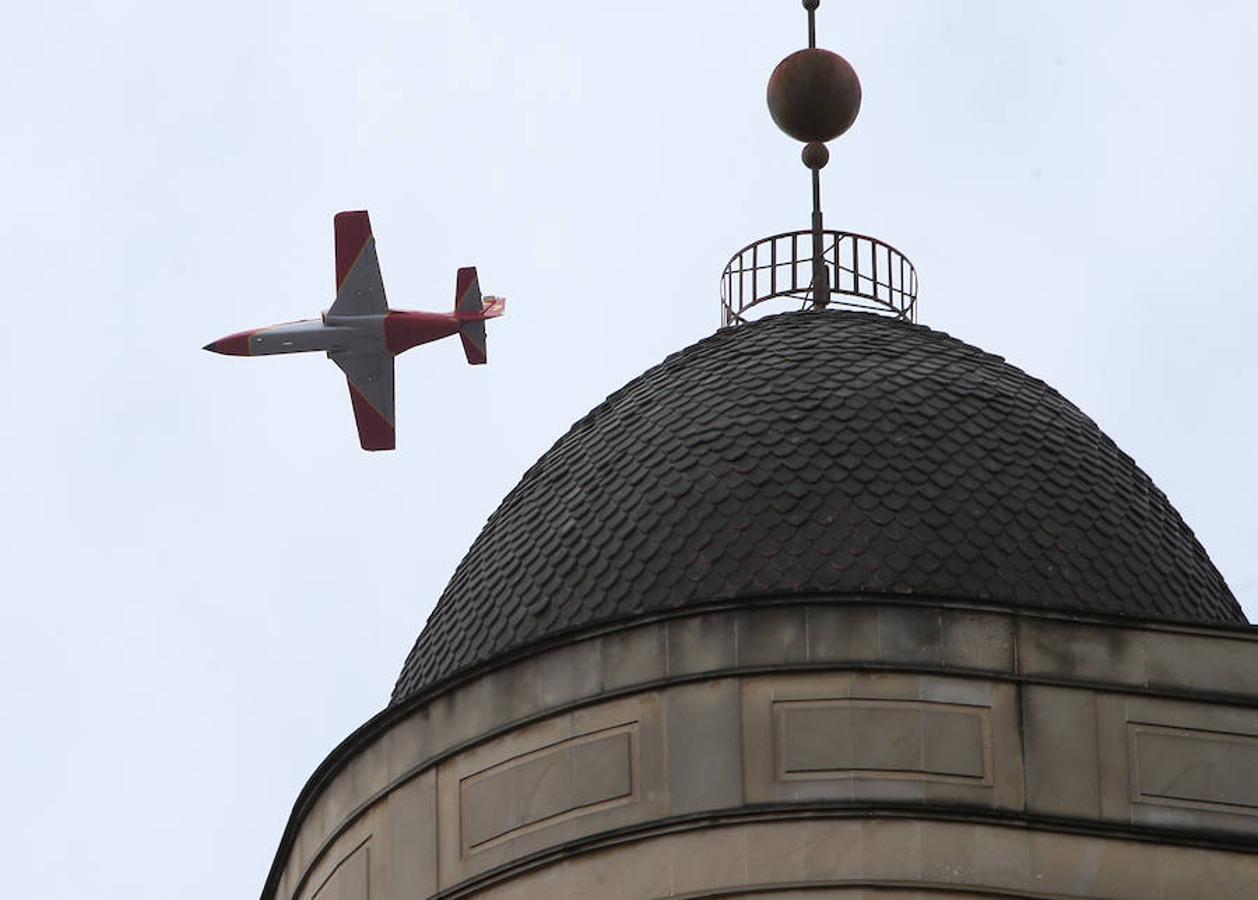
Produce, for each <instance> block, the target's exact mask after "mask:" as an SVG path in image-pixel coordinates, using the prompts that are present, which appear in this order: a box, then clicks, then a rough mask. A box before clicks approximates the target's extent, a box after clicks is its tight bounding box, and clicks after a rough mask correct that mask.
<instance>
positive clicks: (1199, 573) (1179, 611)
mask: <svg viewBox="0 0 1258 900" xmlns="http://www.w3.org/2000/svg"><path fill="white" fill-rule="evenodd" d="M784 595H814V596H818V597H823V596H843V595H846V596H852V595H862V596H870V595H874V596H877V595H895V596H897V597H900V598H911V597H913V596H918V597H922V598H927V597H929V598H932V599H940V598H957V599H967V600H975V601H981V602H983V603H989V604H996V605H1007V606H1019V607H1033V608H1040V609H1052V610H1061V611H1073V612H1088V613H1099V614H1114V615H1123V616H1134V617H1140V618H1155V619H1177V620H1186V621H1197V622H1203V623H1204V622H1214V623H1244V622H1245V621H1246V620H1245V617H1244V614H1243V613H1242V612H1241V609H1240V606H1239V605H1238V604H1237V602H1236V600H1235V598H1234V597H1233V596H1232V593H1231V591H1230V590H1229V589H1228V587H1227V585H1226V584H1225V583H1224V581H1223V578H1222V576H1221V575H1220V574H1219V572H1218V570H1216V569H1215V567H1214V566H1213V564H1211V562H1210V560H1209V558H1208V557H1207V555H1206V552H1205V550H1204V549H1203V548H1202V546H1201V544H1200V543H1198V541H1197V539H1196V538H1195V537H1194V536H1193V534H1192V532H1191V531H1190V530H1189V528H1188V526H1187V525H1185V524H1184V522H1183V520H1182V519H1181V518H1180V517H1179V514H1178V513H1176V512H1175V510H1174V509H1173V508H1172V507H1171V505H1170V503H1169V502H1168V501H1167V499H1166V497H1165V496H1164V495H1163V494H1162V492H1161V491H1159V490H1158V489H1157V487H1156V486H1155V485H1154V484H1153V482H1152V481H1151V480H1150V479H1149V477H1148V476H1147V475H1145V474H1144V472H1142V471H1141V470H1140V469H1139V468H1138V467H1137V466H1136V464H1135V463H1134V462H1133V461H1132V459H1131V458H1130V457H1128V456H1127V455H1126V454H1124V453H1123V452H1122V451H1120V450H1119V449H1118V448H1117V447H1116V446H1115V445H1114V443H1113V441H1111V440H1110V439H1109V438H1107V437H1106V436H1105V435H1104V434H1102V433H1101V431H1100V429H1098V428H1097V426H1096V425H1095V424H1094V423H1093V422H1092V421H1091V420H1090V419H1088V418H1087V417H1086V416H1085V415H1083V413H1081V412H1080V411H1079V410H1078V409H1077V408H1075V407H1074V406H1073V405H1072V404H1071V403H1069V402H1068V401H1067V400H1065V399H1064V398H1063V397H1062V396H1061V395H1060V394H1058V393H1057V392H1056V391H1054V390H1053V389H1052V388H1050V387H1049V386H1048V385H1046V384H1044V383H1043V382H1042V381H1039V380H1037V379H1035V378H1032V377H1030V376H1028V375H1026V374H1025V373H1024V372H1022V371H1020V370H1019V369H1016V368H1014V367H1013V366H1010V365H1008V364H1006V363H1005V362H1004V361H1003V360H1001V359H1000V358H998V357H995V356H992V355H990V354H987V353H984V352H983V351H981V350H979V349H977V348H975V347H972V346H969V345H967V344H964V343H962V342H961V341H958V340H955V339H953V338H951V337H949V336H948V335H945V334H943V333H940V332H937V331H932V330H930V329H928V328H925V327H922V326H918V325H910V324H907V323H904V322H898V321H895V320H892V319H888V318H882V317H878V316H873V315H868V314H860V313H847V312H834V311H827V312H800V313H787V314H784V315H779V316H774V317H771V318H767V319H763V320H761V321H759V322H755V323H752V324H749V325H741V326H738V327H736V328H730V329H725V330H722V331H720V332H717V333H716V334H715V335H713V336H712V337H710V338H707V339H706V340H703V341H700V342H699V343H697V344H695V345H693V346H691V347H688V348H687V349H685V350H682V351H681V352H680V353H677V354H674V355H673V356H671V357H669V358H668V359H666V360H665V361H664V362H663V363H661V364H660V365H658V366H656V367H654V368H653V369H651V370H649V371H647V372H646V373H644V374H643V375H641V376H640V377H638V378H636V379H634V380H633V381H631V382H630V383H629V384H627V385H626V386H625V387H624V388H622V389H621V390H619V391H617V392H616V393H615V394H613V395H612V396H610V397H609V398H608V399H607V400H606V401H605V402H603V403H602V404H600V405H599V406H598V407H597V408H595V409H594V410H593V411H592V412H591V413H590V414H589V415H587V416H586V417H585V418H583V419H581V420H580V421H579V422H577V423H576V424H575V425H574V426H573V427H572V429H571V430H570V431H569V432H568V433H567V434H566V435H565V436H564V437H562V438H561V439H560V440H559V441H558V442H557V443H556V444H555V445H554V447H552V448H551V449H550V450H549V451H548V452H547V453H546V454H545V455H544V456H542V458H541V459H540V460H538V462H537V463H536V464H535V465H534V466H533V467H532V468H531V469H529V470H528V472H526V473H525V475H524V477H523V479H522V480H521V482H520V484H519V485H518V486H517V487H516V488H515V489H514V490H513V491H512V492H511V493H510V494H509V495H508V496H507V498H506V499H505V500H504V501H503V502H502V505H501V506H500V507H499V508H498V510H497V511H496V512H495V513H494V514H493V515H492V516H491V517H490V519H489V521H488V523H487V524H486V526H485V528H484V530H483V531H482V532H481V534H480V536H479V537H478V538H477V539H476V542H475V543H474V544H473V545H472V548H471V550H470V551H469V552H468V554H467V556H466V557H465V558H464V559H463V562H462V563H461V564H460V565H459V567H458V569H457V570H456V571H455V574H454V577H453V578H452V579H451V581H450V584H449V585H448V586H447V588H446V590H445V592H444V593H443V594H442V596H441V599H440V601H439V602H438V604H437V606H436V609H435V610H434V612H433V614H432V617H431V618H430V619H429V621H428V624H427V626H426V627H425V628H424V631H423V633H422V634H421V635H420V636H419V640H418V641H417V642H416V644H415V647H414V649H413V650H412V651H411V654H410V656H409V658H408V659H407V661H406V665H405V666H404V668H403V670H402V674H401V676H400V677H399V679H398V682H397V686H396V688H395V689H394V695H393V702H394V703H397V702H399V701H401V700H403V699H405V698H407V697H408V696H411V695H413V694H415V693H417V692H418V691H421V690H422V689H424V688H425V687H427V686H429V685H432V684H434V683H436V682H437V681H440V680H442V679H444V678H446V677H448V676H451V675H454V674H457V673H459V672H460V671H462V670H465V669H468V668H469V667H472V666H475V665H477V664H479V663H483V662H485V661H488V660H491V659H493V658H495V657H499V656H501V655H503V654H507V653H510V652H511V651H514V650H518V649H521V648H524V647H526V646H527V645H529V644H532V643H534V642H537V641H540V640H543V639H545V638H550V637H553V636H555V635H556V634H561V633H563V632H566V631H571V630H574V629H579V628H582V627H586V626H592V625H596V624H600V623H609V622H613V621H620V620H625V619H629V618H632V617H637V616H644V615H650V614H652V613H659V612H664V611H667V610H672V609H676V608H679V607H688V606H694V605H700V604H703V603H706V602H712V601H722V600H730V599H735V598H761V597H763V598H771V597H782V596H784Z"/></svg>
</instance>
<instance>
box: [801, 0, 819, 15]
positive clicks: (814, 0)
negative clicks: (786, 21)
mask: <svg viewBox="0 0 1258 900" xmlns="http://www.w3.org/2000/svg"><path fill="white" fill-rule="evenodd" d="M820 5H821V0H804V9H806V10H808V11H809V12H812V11H813V10H814V9H816V8H817V7H818V6H820Z"/></svg>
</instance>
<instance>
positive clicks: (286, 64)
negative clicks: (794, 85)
mask: <svg viewBox="0 0 1258 900" xmlns="http://www.w3.org/2000/svg"><path fill="white" fill-rule="evenodd" d="M819 31H820V42H821V44H822V45H823V46H828V47H830V48H832V49H834V50H837V51H839V52H841V53H843V54H844V55H845V56H847V57H848V59H849V60H851V62H852V63H853V64H854V65H855V67H856V69H857V71H858V72H859V73H860V76H861V78H862V81H863V83H864V89H865V102H864V109H863V111H862V114H861V117H860V119H859V120H858V122H857V124H856V126H855V127H854V128H853V130H852V131H851V132H850V133H849V134H848V135H847V136H845V137H844V138H842V139H841V140H839V141H838V142H836V143H835V144H834V145H833V146H832V161H831V164H830V167H829V168H828V169H827V170H826V173H825V188H824V190H825V205H826V211H827V217H828V218H827V221H828V224H830V225H831V226H832V227H840V228H849V229H852V230H856V231H861V232H865V233H868V234H874V235H877V236H880V237H882V238H884V239H885V240H887V241H889V242H890V243H892V244H895V245H896V246H898V247H899V248H901V249H902V250H903V251H904V252H905V253H906V254H907V255H908V256H909V257H910V258H911V259H912V260H913V262H914V263H915V264H916V266H917V268H918V272H919V275H920V279H921V286H922V287H921V301H920V320H921V321H922V322H923V323H924V324H927V325H930V326H931V327H933V328H938V329H942V330H945V331H948V332H949V333H951V334H953V335H955V336H957V337H959V338H961V339H963V340H966V341H968V342H970V343H974V344H977V345H978V346H980V347H982V348H984V349H986V350H989V351H991V352H994V353H997V354H1000V355H1002V356H1005V357H1006V358H1008V359H1009V360H1010V361H1011V362H1013V363H1014V364H1016V365H1018V366H1020V367H1022V368H1024V369H1026V370H1027V371H1029V372H1031V373H1032V374H1034V375H1037V376H1039V377H1042V378H1044V379H1045V380H1047V381H1048V382H1049V383H1050V384H1052V385H1054V386H1055V387H1057V388H1058V389H1059V390H1060V391H1061V392H1062V393H1063V394H1065V395H1066V396H1067V397H1069V398H1070V399H1071V400H1073V401H1074V402H1075V403H1076V404H1078V405H1079V406H1080V407H1081V408H1082V409H1083V410H1084V411H1085V412H1086V413H1088V414H1089V415H1091V416H1092V417H1093V418H1094V419H1095V420H1096V421H1097V422H1098V423H1099V424H1100V425H1101V427H1102V428H1103V429H1105V430H1106V431H1107V432H1108V433H1109V434H1110V436H1112V437H1113V438H1114V439H1115V440H1116V441H1117V443H1118V444H1119V446H1121V447H1122V448H1123V449H1124V450H1126V451H1127V452H1128V453H1130V454H1131V455H1132V456H1133V457H1135V459H1136V460H1137V462H1139V463H1140V465H1141V466H1142V467H1143V468H1144V469H1145V470H1146V471H1147V472H1148V473H1149V474H1150V475H1151V476H1152V477H1153V479H1154V480H1155V481H1156V482H1157V483H1158V484H1159V485H1160V486H1161V488H1162V489H1163V490H1164V491H1165V492H1166V493H1167V494H1168V495H1169V496H1170V498H1171V500H1172V502H1173V503H1174V504H1175V505H1176V507H1177V508H1178V509H1179V510H1180V512H1181V513H1182V514H1183V516H1184V518H1185V519H1186V520H1187V521H1188V523H1189V525H1190V526H1191V527H1192V528H1193V529H1194V530H1195V531H1196V533H1197V535H1198V536H1199V537H1200V538H1201V540H1202V542H1203V543H1204V544H1205V546H1206V548H1207V549H1208V550H1209V552H1210V554H1211V556H1212V558H1213V559H1214V561H1215V563H1216V564H1217V565H1218V567H1219V568H1220V570H1221V571H1222V572H1223V574H1224V576H1225V577H1226V578H1227V580H1228V581H1229V583H1230V584H1231V586H1232V589H1233V591H1234V592H1235V593H1236V594H1237V596H1238V597H1239V598H1240V600H1241V602H1242V603H1243V604H1245V606H1246V609H1247V611H1248V613H1249V615H1250V617H1251V618H1254V617H1255V616H1258V553H1256V552H1255V549H1256V546H1255V545H1256V542H1255V539H1254V536H1253V525H1252V510H1253V509H1254V508H1255V507H1258V472H1256V471H1255V466H1254V462H1255V452H1254V442H1255V440H1256V438H1258V428H1256V426H1255V421H1254V419H1255V404H1254V401H1253V385H1254V383H1255V379H1256V376H1258V362H1256V361H1255V353H1254V349H1253V348H1254V340H1255V339H1254V335H1255V334H1258V312H1255V305H1254V299H1255V294H1256V290H1258V253H1256V252H1255V249H1254V247H1253V243H1254V240H1255V237H1256V236H1258V172H1256V171H1255V166H1254V160H1255V159H1258V124H1256V120H1255V117H1254V115H1253V88H1254V85H1255V84H1258V54H1255V52H1254V48H1255V46H1258V4H1254V3H1252V2H1250V0H1235V2H1223V0H1203V2H1198V3H1182V2H1151V0H1139V2H1136V0H1131V2H1119V0H1076V2H1065V0H1052V2H1049V0H1037V2H1031V0H964V2H961V0H953V2H943V0H937V2H928V0H916V2H911V0H898V2H889V0H877V2H874V0H859V2H858V0H843V2H840V0H826V2H825V3H824V4H823V7H822V10H821V15H820V28H819ZM804 37H805V20H804V14H803V12H802V11H801V9H800V7H799V3H798V2H797V0H771V2H770V0H756V2H752V0H690V2H684V3H683V2H677V0H669V2H663V0H636V2H623V3H592V2H589V0H581V2H577V0H570V2H545V3H543V2H530V3H526V2H520V0H478V2H467V0H447V2H432V0H406V2H401V0H399V2H387V0H374V2H365V3H359V4H347V3H339V4H326V3H314V2H309V0H306V2H295V0H294V2H287V3H280V2H258V0H252V2H248V3H244V2H224V0H217V2H214V3H200V4H188V3H158V2H153V0H107V2H106V0H100V2H85V0H80V2H67V3H44V4H37V3H11V4H7V5H6V6H5V9H4V11H3V12H0V60H2V62H0V73H2V75H3V77H0V112H3V122H4V137H3V140H0V190H2V191H3V194H2V196H3V202H4V206H5V214H4V215H3V216H2V217H0V265H2V267H3V271H4V273H5V275H6V295H7V296H6V300H7V302H6V304H5V308H4V327H3V337H2V338H0V340H3V348H4V354H3V357H2V359H0V366H3V368H4V372H3V374H4V384H5V385H6V387H5V390H4V392H3V395H2V400H0V402H2V403H3V406H2V407H0V413H2V415H0V422H2V423H3V424H2V426H0V427H3V429H4V450H3V461H4V465H3V467H2V468H0V506H2V508H3V510H4V516H3V519H2V520H0V571H3V578H4V582H3V583H4V592H3V605H2V607H0V608H2V609H3V619H2V620H0V702H2V703H3V710H4V717H5V722H6V729H5V732H6V733H5V738H4V740H3V742H0V763H2V764H3V771H4V773H5V775H6V789H5V796H6V798H7V800H8V813H7V815H6V816H5V817H4V819H3V824H2V825H0V845H3V846H4V847H5V848H6V851H7V854H8V855H9V861H8V863H7V864H6V866H5V870H6V871H5V878H4V885H5V886H4V893H5V895H6V896H8V897H23V898H25V897H32V898H36V897H37V898H58V900H62V898H64V900H84V898H129V900H130V898H164V900H168V898H172V897H177V898H188V900H200V898H206V900H223V898H235V897H254V896H256V895H257V893H258V892H259V890H260V889H261V886H262V882H263V879H264V876H265V873H266V869H267V867H268V865H269V864H270V861H271V857H272V855H273V853H274V851H275V847H276V845H277V843H278V841H279V838H280V835H281V832H282V830H283V827H284V823H285V821H286V819H287V816H288V812H289V809H290V807H291V804H292V802H293V801H294V800H295V799H296V796H297V793H298V791H299V789H300V787H301V785H302V783H303V782H304V781H305V779H306V778H307V776H308V775H309V774H310V773H311V771H312V770H313V769H314V767H315V766H316V765H317V764H318V762H319V761H320V760H321V759H322V758H323V756H324V755H325V754H326V753H327V752H328V751H329V750H331V749H332V747H333V746H334V745H335V744H336V743H337V742H338V741H339V740H340V739H341V738H343V737H344V736H345V735H346V734H348V733H349V732H350V731H351V730H352V729H353V728H355V727H356V726H357V725H359V724H360V723H361V722H362V721H364V720H365V719H367V718H368V717H369V716H370V715H372V714H373V713H374V712H376V711H377V710H379V709H380V708H381V707H383V706H384V704H385V703H386V702H387V700H388V696H389V692H390V690H391V688H392V685H393V681H394V679H395V677H396V675H397V673H398V670H399V669H400V666H401V664H402V661H403V659H404V658H405V656H406V653H407V651H408V650H409V649H410V647H411V644H412V643H413V641H414V638H415V636H416V634H417V633H418V632H419V630H420V628H421V627H422V625H423V623H424V621H425V619H426V617H427V615H428V613H429V611H430V610H431V608H432V604H433V602H434V600H435V599H436V597H437V596H438V595H439V594H440V592H441V589H442V588H443V586H444V585H445V582H446V580H447V579H448V577H449V575H450V574H451V573H452V572H453V570H454V567H455V565H456V564H457V562H458V560H459V558H460V557H461V556H462V554H463V552H464V551H465V550H466V548H467V547H468V546H469V544H470V543H471V541H472V539H473V538H474V537H475V535H476V533H477V532H478V531H479V529H480V527H481V525H482V524H483V523H484V521H485V518H486V517H487V516H488V515H489V513H490V512H491V511H492V510H493V508H494V507H495V505H496V504H497V503H498V501H499V500H500V499H501V498H502V497H503V495H504V494H505V493H506V492H507V491H508V490H509V489H510V488H511V487H512V486H513V485H514V484H515V483H516V481H517V480H518V479H519V477H520V475H521V474H522V473H523V472H524V470H525V469H526V468H527V467H528V465H529V464H530V463H531V462H532V461H533V460H534V459H536V457H537V456H538V455H540V454H541V453H542V452H543V451H544V450H545V449H546V448H547V447H548V446H549V445H550V444H551V443H552V442H553V441H554V440H555V439H557V438H558V437H559V436H560V435H561V434H562V433H563V432H564V431H565V430H566V429H567V427H568V426H569V425H570V424H571V423H572V422H573V421H574V420H575V419H577V418H578V417H580V416H581V415H582V414H584V413H585V412H586V411H587V410H588V409H589V408H590V407H591V406H593V405H594V404H595V403H597V402H598V401H600V400H601V399H602V398H603V397H605V396H606V395H607V394H608V393H610V392H611V391H613V390H615V389H616V388H617V387H619V386H620V385H621V384H623V383H624V382H625V381H626V380H628V379H629V378H631V377H633V376H634V375H636V374H638V373H639V372H641V371H642V370H644V369H646V368H647V367H649V366H651V365H653V364H654V363H656V362H658V361H659V360H660V359H661V358H663V357H664V356H665V355H666V354H667V353H669V352H672V351H674V350H677V349H680V348H682V347H684V346H686V345H688V344H690V343H692V342H693V341H695V340H697V339H699V338H702V337H704V336H706V335H708V334H710V333H711V332H712V331H713V330H714V329H715V327H716V325H717V323H718V305H717V280H718V276H719V274H720V271H721V268H722V266H723V265H724V264H725V262H726V260H727V259H728V258H729V256H730V254H732V253H733V252H734V251H735V250H736V249H738V248H739V247H741V246H742V245H744V244H746V243H747V242H749V241H750V240H753V239H755V238H757V237H760V236H763V235H767V234H770V233H773V232H777V231H783V230H788V229H792V228H804V227H806V226H807V222H808V208H809V207H808V204H809V196H808V176H807V172H806V170H804V168H803V167H802V166H801V165H800V163H799V159H798V145H796V144H795V143H794V142H793V141H791V140H790V139H788V138H786V137H785V136H784V135H782V134H780V133H779V132H778V131H777V130H776V129H775V128H774V126H773V124H772V122H771V121H770V119H769V116H768V113H767V111H766V109H765V105H764V86H765V83H766V80H767V77H768V75H769V72H770V71H771V70H772V68H773V66H774V65H775V64H776V63H777V61H778V60H779V59H780V58H781V57H783V56H784V55H786V54H787V53H788V52H791V51H793V50H795V49H798V47H800V46H801V45H802V44H803V42H804ZM360 208H367V209H369V210H370V211H371V217H372V221H373V224H374V226H375V233H376V237H377V242H378V248H379V253H380V259H381V265H382V269H383V272H384V277H385V282H386V285H387V287H388V291H389V298H390V301H391V303H392V305H393V306H394V307H400V308H414V309H439V310H444V309H448V308H449V307H450V306H451V304H452V301H453V290H454V272H455V269H456V267H458V266H460V265H469V264H475V265H477V266H479V268H480V275H481V285H482V287H483V288H484V289H485V291H486V292H488V293H498V294H505V295H506V296H507V297H508V298H509V300H510V303H509V308H508V314H507V316H506V318H504V319H501V320H498V321H495V322H493V323H491V324H490V329H489V331H490V345H489V348H490V349H489V356H490V364H489V365H488V366H486V367H483V368H477V369H472V368H470V367H468V366H467V365H466V364H465V363H464V362H463V357H462V352H461V350H460V348H459V345H458V342H457V341H446V342H442V343H440V344H436V345H433V346H430V347H424V348H420V349H418V350H415V351H413V352H412V353H410V354H408V355H407V356H405V357H403V358H402V359H401V360H399V364H398V376H397V396H398V402H397V418H398V444H399V449H398V451H397V452H396V453H393V454H367V453H363V452H362V451H360V450H359V449H358V445H357V440H356V437H355V433H354V427H353V420H352V416H351V412H350V407H349V402H348V397H347V395H346V390H345V386H344V379H343V378H342V376H341V373H340V372H339V371H338V370H336V368H335V367H334V366H332V365H330V364H329V363H328V362H327V361H326V360H325V359H323V358H322V357H321V356H318V355H310V356H305V357H289V358H270V359H260V360H241V359H232V358H224V357H220V356H214V355H212V354H208V353H204V352H202V351H201V349H200V348H201V345H202V344H204V343H206V342H207V341H209V340H211V339H214V338H217V337H220V336H222V335H224V334H226V333H228V332H231V331H236V330H239V329H243V328H247V327H254V326H260V325H265V324H269V323H272V322H279V321H284V320H288V319H294V318H301V317H304V316H310V315H316V314H317V313H318V312H319V310H320V309H322V308H325V307H327V306H328V305H329V303H330V301H331V296H332V291H333V257H332V225H331V219H332V215H333V214H334V213H335V212H336V211H338V210H342V209H360ZM733 374H734V373H731V376H733Z"/></svg>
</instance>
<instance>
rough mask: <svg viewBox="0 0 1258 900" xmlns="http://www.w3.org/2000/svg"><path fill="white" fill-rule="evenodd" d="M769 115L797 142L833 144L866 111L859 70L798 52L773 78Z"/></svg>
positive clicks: (821, 53) (824, 55)
mask: <svg viewBox="0 0 1258 900" xmlns="http://www.w3.org/2000/svg"><path fill="white" fill-rule="evenodd" d="M768 101H769V114H770V115H772V116H773V121H774V122H776V123H777V126H778V128H781V129H782V130H783V131H785V132H786V133H787V134H789V135H790V136H791V137H793V138H795V140H797V141H803V142H805V143H811V142H813V141H820V142H822V143H824V142H825V141H832V140H834V139H835V138H836V137H838V136H839V135H841V134H843V132H845V131H847V130H848V129H849V128H851V127H852V123H853V122H855V121H856V116H857V114H858V113H859V112H860V108H861V83H860V79H859V78H857V77H856V70H855V69H853V68H852V66H851V64H849V63H848V61H847V60H846V59H844V58H843V57H841V56H839V55H838V54H837V53H831V52H830V51H829V50H821V49H819V48H815V47H814V48H810V49H808V50H800V51H798V52H796V53H792V54H791V55H790V56H788V57H786V59H784V60H782V61H781V62H780V63H778V66H777V68H776V69H774V70H773V74H772V75H771V76H769V91H768Z"/></svg>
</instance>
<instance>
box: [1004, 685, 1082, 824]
mask: <svg viewBox="0 0 1258 900" xmlns="http://www.w3.org/2000/svg"><path fill="white" fill-rule="evenodd" d="M1023 722H1024V726H1023V728H1024V731H1023V735H1024V744H1025V753H1026V759H1025V765H1026V802H1027V807H1028V809H1029V810H1030V811H1031V812H1035V813H1043V814H1046V815H1057V816H1072V817H1078V818H1097V817H1099V816H1100V813H1101V809H1100V799H1099V794H1100V773H1099V771H1098V769H1097V731H1096V698H1095V695H1094V694H1093V693H1092V692H1091V691H1082V690H1072V689H1068V688H1054V687H1044V686H1039V685H1027V686H1026V687H1025V688H1024V689H1023Z"/></svg>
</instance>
